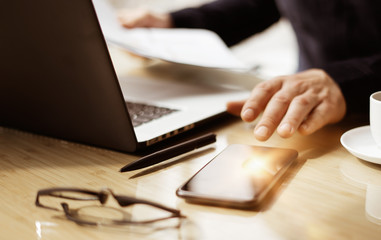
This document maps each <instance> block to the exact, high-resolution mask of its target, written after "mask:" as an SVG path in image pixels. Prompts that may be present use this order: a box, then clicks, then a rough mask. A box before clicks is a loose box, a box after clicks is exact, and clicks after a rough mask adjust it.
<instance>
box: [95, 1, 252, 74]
mask: <svg viewBox="0 0 381 240" xmlns="http://www.w3.org/2000/svg"><path fill="white" fill-rule="evenodd" d="M93 3H94V6H95V9H96V12H97V16H98V19H99V22H100V25H101V28H102V31H103V34H104V36H105V38H106V40H107V41H109V42H110V43H113V44H117V45H119V46H121V47H123V48H125V49H126V50H128V51H131V52H133V53H135V54H137V55H141V56H144V57H147V58H153V59H161V60H164V61H168V62H175V63H181V64H187V65H194V66H201V67H208V68H220V69H232V70H248V66H246V65H245V64H244V63H242V62H241V61H239V60H238V59H237V58H235V56H234V55H233V54H232V53H231V51H230V49H229V48H228V47H227V46H226V45H225V44H224V42H223V41H222V40H221V39H220V38H219V36H218V35H217V34H215V33H214V32H211V31H208V30H203V29H178V28H177V29H176V28H173V29H162V28H136V29H126V28H123V27H122V26H121V25H120V23H119V22H118V20H117V19H116V13H115V10H114V8H113V7H112V6H111V5H110V4H109V3H108V0H93Z"/></svg>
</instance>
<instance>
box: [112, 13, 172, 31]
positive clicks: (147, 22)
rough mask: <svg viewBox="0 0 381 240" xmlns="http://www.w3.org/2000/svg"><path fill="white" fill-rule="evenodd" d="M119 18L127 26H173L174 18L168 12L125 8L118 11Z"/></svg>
mask: <svg viewBox="0 0 381 240" xmlns="http://www.w3.org/2000/svg"><path fill="white" fill-rule="evenodd" d="M118 19H119V21H120V23H121V24H122V26H123V27H126V28H139V27H146V28H171V27H172V19H171V16H170V15H169V14H166V13H162V14H160V13H154V12H151V11H149V10H146V9H123V10H121V11H119V12H118Z"/></svg>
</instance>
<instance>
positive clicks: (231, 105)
mask: <svg viewBox="0 0 381 240" xmlns="http://www.w3.org/2000/svg"><path fill="white" fill-rule="evenodd" d="M245 102H246V100H242V101H231V102H228V103H227V104H226V111H227V112H228V113H230V114H233V115H235V116H239V115H240V114H241V111H242V107H243V105H244V104H245Z"/></svg>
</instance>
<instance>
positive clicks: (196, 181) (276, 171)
mask: <svg viewBox="0 0 381 240" xmlns="http://www.w3.org/2000/svg"><path fill="white" fill-rule="evenodd" d="M297 156H298V152H297V151H295V150H293V149H284V148H272V147H262V146H251V145H242V144H233V145H229V146H228V147H227V148H225V149H224V150H223V151H222V152H221V153H220V154H219V155H217V156H216V157H215V158H213V159H212V160H211V161H210V162H209V163H208V164H206V165H205V166H204V167H203V168H202V169H201V170H200V171H198V172H197V173H196V174H195V175H194V176H193V177H192V178H191V179H190V180H189V181H187V182H186V183H185V184H184V185H183V186H181V187H180V188H179V189H178V190H177V192H176V194H177V195H178V196H179V197H182V198H185V199H186V200H188V201H191V202H196V203H201V204H203V203H204V204H212V205H221V206H225V207H239V208H247V207H252V206H255V205H256V204H258V203H259V202H260V201H261V200H262V199H263V197H264V196H265V195H266V194H267V193H268V192H269V190H270V189H271V187H272V186H273V185H274V184H275V183H276V182H277V181H278V180H279V179H280V178H281V176H282V175H284V173H285V172H286V170H287V168H288V167H289V166H291V165H292V163H293V162H294V161H295V160H296V159H297Z"/></svg>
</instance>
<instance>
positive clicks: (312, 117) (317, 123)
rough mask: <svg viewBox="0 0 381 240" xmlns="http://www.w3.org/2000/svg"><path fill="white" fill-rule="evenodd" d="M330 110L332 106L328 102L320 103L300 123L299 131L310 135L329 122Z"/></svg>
mask: <svg viewBox="0 0 381 240" xmlns="http://www.w3.org/2000/svg"><path fill="white" fill-rule="evenodd" d="M329 111H330V108H329V107H328V106H327V104H320V105H318V106H317V107H316V108H315V109H313V111H312V112H311V113H310V114H309V116H308V117H307V118H306V119H305V120H304V122H303V123H302V124H301V125H300V127H299V129H298V130H299V132H300V133H301V134H302V135H309V134H312V133H314V132H315V131H317V130H318V129H320V128H322V127H323V126H324V125H326V124H328V123H329V118H328V117H327V116H329V115H330V114H329Z"/></svg>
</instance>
